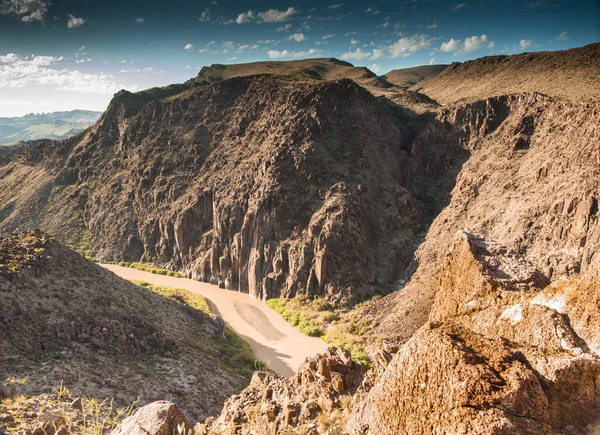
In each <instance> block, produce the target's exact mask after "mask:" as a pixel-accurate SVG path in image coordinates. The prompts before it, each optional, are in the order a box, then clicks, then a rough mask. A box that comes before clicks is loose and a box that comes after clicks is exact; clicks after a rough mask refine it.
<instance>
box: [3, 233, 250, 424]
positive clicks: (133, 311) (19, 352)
mask: <svg viewBox="0 0 600 435" xmlns="http://www.w3.org/2000/svg"><path fill="white" fill-rule="evenodd" d="M218 320H220V319H218ZM219 325H220V330H219V329H218V328H217V327H218V326H219ZM228 346H229V344H228V341H227V340H226V339H225V338H223V325H222V322H221V323H219V322H218V321H217V319H216V318H213V317H211V316H209V315H207V314H204V313H202V312H199V311H196V310H194V309H192V308H191V307H190V306H188V305H186V304H183V303H177V302H174V301H172V300H169V299H166V298H164V297H162V296H159V295H158V294H155V293H153V292H151V291H150V290H147V289H145V288H143V287H140V286H137V285H134V284H132V283H130V282H128V281H125V280H122V279H121V278H118V277H117V276H116V275H114V274H112V273H110V272H108V271H106V270H105V269H103V268H101V267H100V266H98V265H96V264H94V263H92V262H90V261H87V260H85V259H84V258H83V257H81V256H80V255H79V254H77V253H75V252H73V251H71V250H70V249H67V248H65V247H64V246H62V245H60V244H59V243H58V242H56V241H54V240H52V239H50V238H48V237H46V236H45V235H43V234H41V233H38V232H34V233H26V234H0V355H2V358H1V359H0V373H2V379H1V380H0V382H1V384H0V385H2V387H3V388H7V389H9V390H10V391H11V393H12V394H13V395H15V396H16V395H19V394H26V395H35V394H39V393H41V392H45V391H46V390H47V389H49V388H58V387H59V386H60V385H61V382H64V385H65V386H66V387H67V388H69V389H71V390H72V391H73V392H74V393H75V394H78V395H85V396H86V397H90V398H91V397H95V398H102V399H104V398H106V397H112V398H114V399H115V407H117V406H118V407H127V406H129V405H131V403H132V402H134V401H135V400H136V399H138V398H139V399H140V404H141V405H143V404H145V403H149V402H152V401H154V400H157V398H159V397H163V398H168V399H169V400H180V398H181V397H185V399H186V400H185V403H183V404H181V406H182V409H183V410H184V411H185V412H186V413H187V414H188V415H189V416H190V417H191V418H195V419H203V418H205V417H208V416H209V415H213V414H215V413H217V412H218V411H219V410H220V407H221V406H222V404H223V401H224V400H225V398H227V397H228V396H230V395H231V394H233V393H235V392H237V391H239V390H240V389H242V388H244V387H245V386H246V385H247V384H248V382H249V379H250V376H251V368H252V362H251V361H250V362H248V363H247V365H249V366H250V368H248V367H247V368H246V371H244V369H243V365H240V364H239V363H236V364H235V365H232V364H230V363H229V361H228V360H227V358H226V356H225V355H223V353H222V352H223V351H227V350H229V351H232V350H234V349H232V348H228ZM10 378H12V379H23V378H27V382H26V383H24V384H23V385H21V384H15V383H14V382H13V383H11V382H9V381H8V379H10Z"/></svg>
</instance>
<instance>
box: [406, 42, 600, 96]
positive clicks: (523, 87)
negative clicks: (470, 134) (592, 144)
mask: <svg viewBox="0 0 600 435" xmlns="http://www.w3.org/2000/svg"><path fill="white" fill-rule="evenodd" d="M599 59H600V44H590V45H586V46H585V47H580V48H573V49H570V50H565V51H548V52H536V53H522V54H517V55H514V56H488V57H482V58H480V59H476V60H470V61H467V62H465V63H458V62H456V63H453V64H452V65H450V66H449V67H448V68H446V69H445V70H444V71H443V72H441V73H440V74H438V75H435V76H433V77H431V78H427V79H425V80H423V81H419V82H418V83H417V84H416V85H414V86H413V87H412V88H411V89H412V90H413V91H418V92H421V93H424V94H425V95H427V96H429V97H431V98H433V99H434V100H436V101H438V102H439V103H442V104H450V103H455V102H457V101H458V100H461V99H463V98H466V99H470V100H473V99H485V98H489V97H494V96H500V95H507V94H513V93H520V92H541V93H543V94H546V95H550V96H553V97H560V98H564V99H570V100H572V101H581V100H589V99H593V100H594V101H598V98H599V97H600V86H599V85H598V83H599V79H600V73H599V72H598V71H600V60H599Z"/></svg>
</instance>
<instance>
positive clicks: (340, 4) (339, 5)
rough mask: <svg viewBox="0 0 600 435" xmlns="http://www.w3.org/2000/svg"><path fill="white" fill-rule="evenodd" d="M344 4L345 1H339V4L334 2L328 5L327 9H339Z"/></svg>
mask: <svg viewBox="0 0 600 435" xmlns="http://www.w3.org/2000/svg"><path fill="white" fill-rule="evenodd" d="M342 6H344V3H337V4H334V5H329V6H327V9H339V8H341V7H342Z"/></svg>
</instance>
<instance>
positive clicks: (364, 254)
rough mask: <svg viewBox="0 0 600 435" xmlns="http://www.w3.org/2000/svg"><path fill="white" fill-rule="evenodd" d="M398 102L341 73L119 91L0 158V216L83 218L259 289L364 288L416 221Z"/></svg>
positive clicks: (387, 265) (72, 234)
mask: <svg viewBox="0 0 600 435" xmlns="http://www.w3.org/2000/svg"><path fill="white" fill-rule="evenodd" d="M403 116H404V115H403V113H402V112H399V111H396V110H394V109H393V108H392V107H391V106H389V105H387V104H384V103H383V102H380V101H378V100H377V99H376V98H375V97H373V96H372V95H371V94H370V93H369V92H367V91H366V90H364V89H363V88H361V87H360V86H358V85H356V84H355V83H354V82H352V81H350V80H339V81H333V82H324V81H322V80H316V79H315V80H297V79H291V78H281V77H274V76H250V77H238V78H232V79H228V80H224V81H220V82H218V83H216V84H210V85H197V84H194V83H192V84H188V85H181V86H173V87H171V88H169V89H164V90H158V91H149V92H146V93H141V94H129V93H126V92H122V93H119V94H117V95H116V97H115V99H114V100H113V102H112V103H111V105H110V107H109V109H108V110H107V112H106V113H105V114H104V115H103V117H102V118H101V120H100V121H99V122H98V123H97V124H96V125H95V126H94V127H93V128H91V129H90V130H89V131H87V132H86V133H84V134H83V135H82V136H80V137H79V138H75V139H72V140H70V141H66V142H63V143H55V144H50V145H48V146H46V147H39V148H36V149H31V150H28V152H27V153H26V154H24V155H19V156H17V157H15V158H14V159H12V160H11V161H10V162H9V163H8V164H6V165H3V166H2V169H1V170H2V178H3V183H2V189H1V191H0V195H1V197H2V204H3V210H2V224H1V227H2V228H3V229H15V228H16V227H19V226H41V227H42V228H44V229H47V230H49V231H52V232H53V233H57V234H60V235H63V236H65V238H66V239H67V240H71V241H72V240H73V239H75V238H76V237H77V234H78V233H77V231H78V230H83V231H81V234H80V235H79V236H78V237H79V239H81V240H83V241H84V242H86V243H87V244H88V245H89V249H90V250H91V252H92V254H93V255H95V256H97V257H99V258H102V259H129V260H139V259H143V260H145V261H157V262H159V263H161V264H166V265H167V266H168V267H172V268H177V269H182V270H183V271H185V272H186V273H188V274H189V275H190V276H192V277H193V278H195V279H200V280H203V281H208V282H212V283H214V284H219V285H220V286H222V287H225V288H228V289H238V290H240V291H244V292H249V293H251V294H252V295H255V296H257V297H261V298H266V297H273V296H278V295H280V294H281V295H284V296H294V295H295V294H298V293H304V294H308V295H315V294H325V295H328V296H329V297H330V298H332V299H335V300H350V299H352V298H356V297H357V296H358V297H360V296H365V295H368V294H369V293H371V292H373V291H375V290H379V288H380V287H381V286H382V285H383V286H385V285H389V284H391V283H392V282H394V281H395V280H397V279H399V278H400V277H401V276H402V274H403V269H404V267H405V265H406V263H407V261H408V259H409V258H410V257H411V255H412V252H413V249H414V248H413V240H414V236H415V234H416V233H418V232H419V231H421V230H422V224H423V218H422V216H421V210H420V207H419V206H418V203H417V202H416V201H415V199H414V198H412V196H411V195H410V193H409V191H408V190H407V188H408V187H409V186H410V182H411V170H410V160H409V151H410V135H411V134H412V131H411V129H410V128H409V127H407V126H406V125H405V124H408V123H406V122H403V120H404V118H403ZM411 125H412V124H411ZM29 180H33V181H34V182H30V181H29ZM81 243H83V242H81Z"/></svg>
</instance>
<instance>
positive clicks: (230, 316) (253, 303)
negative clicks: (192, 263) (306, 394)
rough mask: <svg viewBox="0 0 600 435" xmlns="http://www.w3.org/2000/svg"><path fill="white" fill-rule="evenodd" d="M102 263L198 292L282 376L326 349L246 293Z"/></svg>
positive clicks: (123, 274)
mask: <svg viewBox="0 0 600 435" xmlns="http://www.w3.org/2000/svg"><path fill="white" fill-rule="evenodd" d="M102 266H103V267H104V268H106V269H108V270H110V271H111V272H113V273H115V274H117V275H118V276H120V277H121V278H125V279H129V280H131V279H137V280H141V281H146V282H149V283H151V284H157V285H163V286H168V287H178V288H184V289H187V290H190V291H193V292H196V293H200V294H201V295H202V296H204V297H205V298H206V300H207V301H208V304H209V306H210V308H211V310H212V311H213V312H214V313H215V314H218V315H219V316H221V317H222V318H223V319H224V320H225V323H226V324H227V326H229V327H230V328H231V329H232V330H233V331H235V333H236V334H238V335H239V336H241V337H242V338H243V339H245V340H246V341H247V342H248V343H249V344H250V346H252V350H253V351H254V354H255V355H256V357H257V358H258V359H260V360H261V361H264V362H266V363H267V364H268V365H269V367H270V368H271V369H272V370H274V371H275V372H277V373H279V374H281V375H283V376H290V375H292V374H293V373H295V372H296V370H297V369H298V367H299V365H300V364H301V363H302V362H303V361H304V359H305V358H307V357H309V356H314V355H316V354H317V353H323V352H325V351H326V350H327V343H325V342H324V341H323V340H321V339H319V338H315V337H308V336H306V335H304V334H303V333H302V332H300V331H299V330H297V329H296V328H294V327H293V326H292V325H290V324H289V323H287V322H286V321H285V320H283V318H282V317H281V316H280V315H279V314H277V313H276V312H275V311H273V310H272V309H270V308H269V307H268V306H267V305H265V303H264V302H262V301H258V300H254V299H251V298H250V297H249V296H248V295H247V294H245V293H239V292H236V291H231V290H223V289H220V288H218V287H217V286H214V285H210V284H207V283H203V282H198V281H193V280H190V279H186V278H174V277H171V276H163V275H154V274H152V273H148V272H142V271H140V270H136V269H131V268H127V267H120V266H115V265H110V264H103V265H102Z"/></svg>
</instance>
